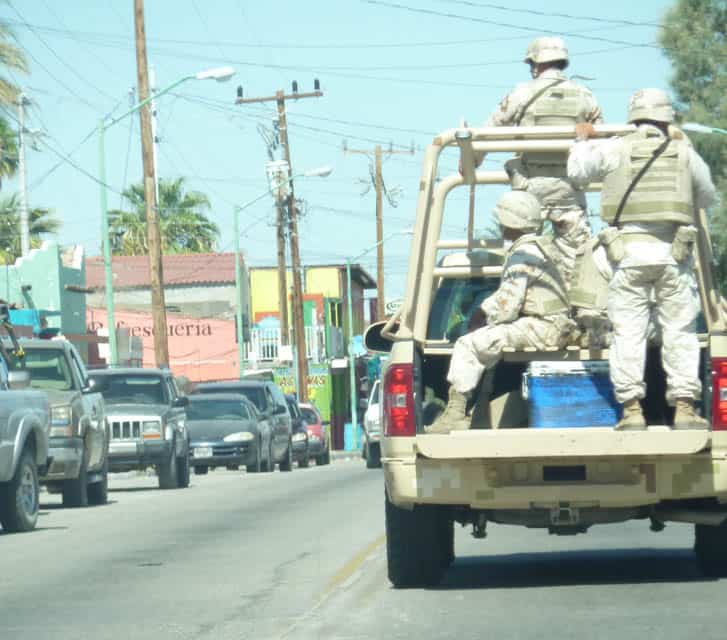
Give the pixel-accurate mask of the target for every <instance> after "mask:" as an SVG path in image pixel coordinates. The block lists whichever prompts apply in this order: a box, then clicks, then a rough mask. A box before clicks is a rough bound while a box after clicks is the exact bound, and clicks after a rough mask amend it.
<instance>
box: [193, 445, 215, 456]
mask: <svg viewBox="0 0 727 640" xmlns="http://www.w3.org/2000/svg"><path fill="white" fill-rule="evenodd" d="M193 455H194V457H195V458H211V457H212V447H195V448H194V452H193Z"/></svg>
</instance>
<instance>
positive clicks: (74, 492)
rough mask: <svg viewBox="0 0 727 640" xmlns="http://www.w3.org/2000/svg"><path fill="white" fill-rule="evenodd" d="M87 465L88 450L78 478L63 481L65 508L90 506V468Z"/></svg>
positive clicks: (83, 457) (84, 453)
mask: <svg viewBox="0 0 727 640" xmlns="http://www.w3.org/2000/svg"><path fill="white" fill-rule="evenodd" d="M87 466H88V465H87V464H86V450H85V449H84V451H83V455H82V456H81V468H80V470H79V471H78V478H75V479H73V480H64V481H63V506H64V507H87V506H88V468H87Z"/></svg>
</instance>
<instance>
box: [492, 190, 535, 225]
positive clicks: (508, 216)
mask: <svg viewBox="0 0 727 640" xmlns="http://www.w3.org/2000/svg"><path fill="white" fill-rule="evenodd" d="M493 213H494V214H495V217H496V218H497V221H498V222H499V223H500V224H501V225H502V226H503V227H507V228H508V229H520V230H521V231H524V232H525V233H538V232H539V231H540V229H541V228H542V226H543V218H542V215H541V213H540V202H539V201H538V199H537V198H536V197H535V196H534V195H532V194H531V193H528V192H527V191H507V192H506V193H504V194H503V195H502V196H501V197H500V199H499V200H498V201H497V204H495V209H494V211H493Z"/></svg>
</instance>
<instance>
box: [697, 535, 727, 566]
mask: <svg viewBox="0 0 727 640" xmlns="http://www.w3.org/2000/svg"><path fill="white" fill-rule="evenodd" d="M725 540H727V523H722V524H721V525H719V526H712V525H707V524H696V525H694V552H695V553H696V555H697V564H698V565H699V569H700V570H701V572H702V573H703V574H704V575H705V576H709V577H710V578H725V577H727V548H725Z"/></svg>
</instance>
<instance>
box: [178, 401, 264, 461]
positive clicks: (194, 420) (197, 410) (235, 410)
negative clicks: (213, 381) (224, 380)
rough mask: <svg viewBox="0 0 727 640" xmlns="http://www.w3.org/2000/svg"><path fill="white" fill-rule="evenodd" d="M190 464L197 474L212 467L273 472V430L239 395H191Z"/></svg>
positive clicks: (188, 408)
mask: <svg viewBox="0 0 727 640" xmlns="http://www.w3.org/2000/svg"><path fill="white" fill-rule="evenodd" d="M187 429H188V430H189V434H190V439H191V442H190V455H191V463H192V466H193V467H194V472H195V473H196V474H204V473H207V471H208V470H209V468H210V467H212V468H214V467H227V468H231V469H237V468H238V467H239V466H240V465H245V467H246V468H247V470H248V472H258V471H270V470H272V468H273V464H272V461H271V460H270V427H269V425H268V424H267V422H266V421H265V420H261V419H260V417H259V415H258V412H257V410H256V409H255V406H254V405H253V404H252V403H251V402H250V401H249V400H247V399H246V398H244V397H242V396H240V395H238V394H236V393H210V394H205V395H195V396H190V398H189V406H188V407H187Z"/></svg>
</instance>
